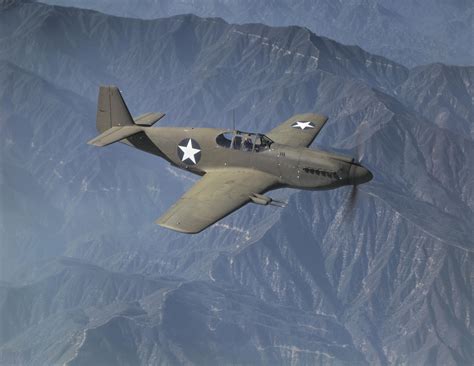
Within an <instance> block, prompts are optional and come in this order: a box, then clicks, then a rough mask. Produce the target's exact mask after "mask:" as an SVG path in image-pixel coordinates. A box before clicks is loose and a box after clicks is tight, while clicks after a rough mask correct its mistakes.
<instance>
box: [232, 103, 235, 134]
mask: <svg viewBox="0 0 474 366" xmlns="http://www.w3.org/2000/svg"><path fill="white" fill-rule="evenodd" d="M232 130H233V131H235V108H234V109H232Z"/></svg>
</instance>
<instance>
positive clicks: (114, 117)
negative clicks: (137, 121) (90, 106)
mask: <svg viewBox="0 0 474 366" xmlns="http://www.w3.org/2000/svg"><path fill="white" fill-rule="evenodd" d="M133 125H134V123H133V118H132V116H131V114H130V112H129V110H128V108H127V105H126V104H125V102H124V100H123V98H122V94H120V90H119V89H118V88H117V87H116V86H101V87H100V89H99V100H98V104H97V120H96V126H97V130H98V131H99V132H100V133H103V132H104V131H106V130H108V129H109V128H112V127H115V126H133Z"/></svg>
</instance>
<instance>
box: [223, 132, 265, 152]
mask: <svg viewBox="0 0 474 366" xmlns="http://www.w3.org/2000/svg"><path fill="white" fill-rule="evenodd" d="M216 143H217V145H219V146H221V147H225V148H228V149H234V150H241V151H248V152H252V151H253V152H261V151H265V150H268V149H270V146H271V144H272V143H273V141H272V140H271V139H270V138H269V137H268V136H265V135H264V134H261V133H253V132H243V131H238V130H236V131H226V132H223V133H221V134H219V135H218V136H217V137H216Z"/></svg>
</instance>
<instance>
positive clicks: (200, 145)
mask: <svg viewBox="0 0 474 366" xmlns="http://www.w3.org/2000/svg"><path fill="white" fill-rule="evenodd" d="M142 131H143V132H142V133H140V134H137V135H135V136H132V137H130V138H128V139H127V142H126V143H128V144H130V145H133V146H135V147H136V148H138V149H141V150H144V151H147V152H150V153H152V154H155V155H158V156H160V157H162V158H164V159H166V160H167V161H169V162H170V163H171V164H172V165H174V166H176V167H179V168H181V169H184V170H187V171H189V172H192V173H195V174H199V175H203V174H205V173H207V172H209V171H212V170H217V169H221V168H226V167H234V168H239V167H241V168H245V169H249V168H250V169H255V170H258V171H262V172H265V173H268V174H271V175H274V176H276V177H277V178H278V180H279V183H280V186H282V187H293V188H299V189H310V190H323V189H333V188H337V187H341V186H344V185H351V184H353V179H351V174H350V170H351V169H353V168H352V167H353V166H354V161H353V159H351V158H348V157H345V156H341V155H336V154H331V153H328V152H324V151H319V150H312V149H309V148H304V147H291V146H287V145H281V144H278V143H275V142H272V143H271V144H270V145H269V146H265V147H264V148H262V149H260V150H257V147H256V145H255V146H254V147H253V148H252V149H250V150H249V149H245V148H244V147H243V143H242V144H240V148H238V147H237V146H233V145H232V143H233V142H234V141H230V143H231V145H230V146H222V145H221V144H219V143H218V141H217V139H218V136H221V135H223V134H225V133H227V134H230V135H232V136H233V137H234V138H236V137H235V136H237V135H242V136H248V135H249V134H248V133H244V132H239V131H230V132H229V131H227V130H221V129H214V128H180V127H153V128H151V127H143V128H142ZM250 135H252V136H256V135H257V134H250ZM259 136H264V135H259ZM190 140H191V142H189V141H190ZM179 146H182V148H180V147H179ZM186 148H189V149H191V150H190V151H191V153H193V152H194V153H196V152H197V150H199V152H198V153H196V155H195V159H194V160H195V162H194V161H192V160H191V159H189V158H188V159H185V160H184V161H183V158H184V157H186V155H185V154H186ZM183 151H184V153H183ZM198 154H199V155H198ZM180 155H181V156H180ZM191 157H192V156H191ZM197 157H199V159H197ZM356 169H357V168H356Z"/></svg>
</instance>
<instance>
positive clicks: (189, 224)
mask: <svg viewBox="0 0 474 366" xmlns="http://www.w3.org/2000/svg"><path fill="white" fill-rule="evenodd" d="M277 184H278V179H277V178H276V177H274V176H272V175H269V174H266V173H263V172H259V171H255V170H250V169H230V168H228V169H225V170H215V171H211V172H208V173H206V174H205V175H204V176H203V177H202V178H201V180H199V181H198V182H197V183H196V184H195V185H194V186H193V187H192V188H191V189H190V190H189V191H187V192H186V193H185V194H184V195H183V196H182V197H181V198H180V199H179V201H178V202H176V203H175V204H174V205H173V206H172V207H171V208H170V209H169V210H168V211H167V212H166V213H165V214H164V215H163V216H161V217H160V218H159V219H158V220H157V221H156V223H157V224H158V225H160V226H163V227H166V228H168V229H172V230H175V231H179V232H182V233H188V234H194V233H198V232H200V231H202V230H204V229H205V228H207V227H208V226H210V225H212V224H214V223H215V222H217V221H219V220H220V219H222V218H223V217H225V216H227V215H229V214H230V213H232V212H234V211H235V210H237V209H239V208H240V207H242V206H243V205H245V204H246V203H248V202H249V201H250V195H252V194H253V193H257V194H258V193H262V192H265V191H268V190H270V189H271V188H274V187H275V186H276V185H277Z"/></svg>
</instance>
